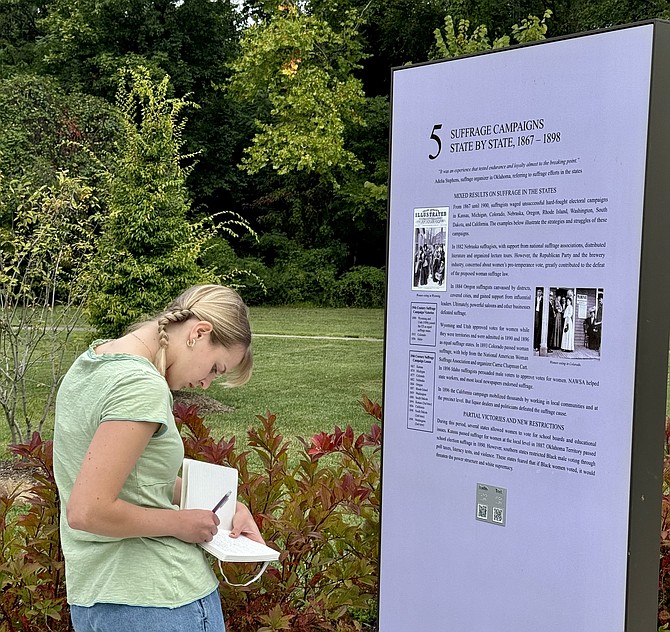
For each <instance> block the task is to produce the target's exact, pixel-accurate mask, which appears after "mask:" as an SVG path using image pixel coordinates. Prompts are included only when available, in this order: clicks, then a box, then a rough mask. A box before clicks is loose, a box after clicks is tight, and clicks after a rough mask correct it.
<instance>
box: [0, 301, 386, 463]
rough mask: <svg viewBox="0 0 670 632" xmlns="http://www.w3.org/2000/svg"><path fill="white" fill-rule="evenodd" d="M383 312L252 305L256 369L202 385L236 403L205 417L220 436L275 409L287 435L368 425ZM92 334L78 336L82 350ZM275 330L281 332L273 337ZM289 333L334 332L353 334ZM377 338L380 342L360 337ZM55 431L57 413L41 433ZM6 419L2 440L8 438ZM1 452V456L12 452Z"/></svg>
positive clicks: (34, 395) (376, 393) (38, 399)
mask: <svg viewBox="0 0 670 632" xmlns="http://www.w3.org/2000/svg"><path fill="white" fill-rule="evenodd" d="M383 319H384V316H383V310H381V309H378V310H365V309H319V308H302V307H255V308H252V309H251V324H252V330H253V332H254V334H255V335H256V334H257V336H255V338H254V342H253V345H254V358H255V361H254V374H253V376H252V379H251V381H250V382H249V383H248V384H246V385H244V386H242V387H239V388H236V389H226V388H223V387H221V386H217V385H216V384H215V385H212V386H211V387H210V388H209V389H208V390H207V391H197V392H199V393H200V394H202V395H207V396H208V397H212V398H214V399H216V400H218V401H220V402H222V403H224V404H226V405H229V406H231V407H233V409H234V410H233V412H230V413H207V414H206V415H205V421H206V423H207V424H208V425H210V426H211V427H212V428H213V429H214V434H215V435H216V436H226V437H229V436H231V435H235V436H236V437H238V441H239V440H242V439H244V437H245V433H246V430H247V428H248V427H249V426H251V425H252V424H253V423H254V422H255V417H256V415H258V414H264V413H265V412H266V411H267V410H270V411H271V412H274V413H275V414H276V415H277V424H278V427H279V429H280V431H281V432H282V434H284V436H286V437H295V436H297V435H300V436H309V435H311V434H313V433H316V432H320V431H322V430H324V431H329V430H332V428H333V427H334V426H335V425H340V426H346V425H347V424H351V425H352V426H353V427H354V429H355V430H357V431H359V432H360V431H363V430H367V429H369V426H370V422H371V421H372V420H371V419H370V418H369V417H367V416H366V415H365V414H364V413H363V411H362V409H361V408H360V405H359V403H358V402H359V400H360V397H361V395H363V394H365V395H367V396H368V397H369V398H370V399H372V400H376V401H379V400H380V399H381V388H382V354H383V342H382V337H383V330H384V321H383ZM90 336H91V334H88V333H85V332H82V334H81V335H78V336H76V338H77V343H78V346H79V349H81V347H82V346H83V340H85V339H87V338H90ZM275 336H276V337H275ZM284 336H336V337H350V338H353V340H337V339H335V340H332V339H317V338H300V337H298V338H293V337H284ZM362 338H376V340H361V339H362ZM43 381H44V380H43V379H40V376H36V377H35V380H34V382H33V383H32V390H31V393H30V397H31V405H32V408H34V409H37V408H39V407H40V405H41V403H42V401H44V399H43V398H44V390H45V389H44V387H43V386H40V383H41V382H43ZM52 433H53V417H51V418H50V419H49V420H48V422H47V425H46V427H45V431H44V432H43V435H44V436H45V437H47V438H50V437H51V435H52ZM9 437H10V435H9V430H8V428H7V424H6V421H5V419H4V417H2V418H0V442H1V445H2V446H6V445H7V443H8V442H9ZM7 454H8V453H7V451H6V450H0V458H1V457H6V456H7Z"/></svg>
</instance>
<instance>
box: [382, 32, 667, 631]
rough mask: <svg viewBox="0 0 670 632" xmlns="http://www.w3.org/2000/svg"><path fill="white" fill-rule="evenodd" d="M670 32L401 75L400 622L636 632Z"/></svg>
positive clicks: (393, 552)
mask: <svg viewBox="0 0 670 632" xmlns="http://www.w3.org/2000/svg"><path fill="white" fill-rule="evenodd" d="M653 41H654V24H644V25H638V26H636V27H630V28H623V29H619V30H613V31H607V32H602V33H598V34H592V35H584V36H578V37H574V38H570V39H564V40H555V41H548V42H545V43H541V44H538V45H533V46H526V47H519V48H514V49H509V50H502V51H496V52H492V53H488V54H484V55H477V56H471V57H466V58H460V59H454V60H449V61H444V62H439V63H435V64H427V65H423V66H412V67H405V68H401V69H397V70H395V71H394V74H393V98H392V130H391V177H390V213H389V256H388V295H387V327H386V332H387V333H386V357H385V395H384V440H383V484H382V490H383V496H382V533H381V579H380V628H379V629H380V632H407V631H408V630H412V631H413V630H431V631H442V630H444V631H445V632H473V631H475V630H480V629H484V628H487V629H488V628H489V627H490V628H492V629H496V630H500V632H536V631H537V630H540V629H541V630H543V631H545V632H617V631H623V630H624V629H626V627H625V626H626V624H625V619H626V612H625V609H626V591H627V573H628V567H627V564H628V551H629V543H628V538H629V517H630V516H629V513H630V512H629V508H630V503H631V467H632V466H631V453H632V440H633V419H634V408H635V400H634V390H635V371H636V345H637V342H638V340H637V332H638V312H639V308H640V305H639V294H640V293H639V288H640V274H641V260H642V256H641V253H642V251H643V248H642V229H643V223H644V222H643V216H644V204H645V186H646V185H645V177H646V168H647V142H648V133H649V132H650V129H649V112H650V94H651V85H652V81H651V77H652V63H651V62H652V53H653ZM665 335H666V338H665V345H666V346H665V347H664V349H661V353H666V354H667V332H666V334H665ZM660 342H661V344H663V343H664V339H663V333H662V332H661V336H660ZM666 359H667V355H666Z"/></svg>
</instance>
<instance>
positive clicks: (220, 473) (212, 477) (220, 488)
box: [179, 459, 279, 562]
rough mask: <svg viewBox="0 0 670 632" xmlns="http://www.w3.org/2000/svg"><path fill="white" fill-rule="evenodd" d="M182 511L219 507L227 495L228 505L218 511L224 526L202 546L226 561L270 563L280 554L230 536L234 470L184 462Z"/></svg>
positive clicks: (234, 496)
mask: <svg viewBox="0 0 670 632" xmlns="http://www.w3.org/2000/svg"><path fill="white" fill-rule="evenodd" d="M181 478H182V485H181V502H180V505H179V507H180V509H209V510H210V511H211V510H212V509H214V507H216V505H217V504H218V503H219V501H220V500H221V499H222V498H223V497H224V496H225V495H226V494H228V493H230V496H229V497H228V499H227V500H226V502H225V503H224V504H223V506H221V507H220V508H219V509H217V511H216V515H217V516H218V517H219V520H220V521H221V524H220V525H219V531H218V533H217V534H216V535H215V536H214V539H213V540H212V541H211V542H203V543H202V544H200V546H201V547H202V548H203V549H205V551H207V552H208V553H211V554H212V555H214V556H215V557H218V558H219V559H220V560H221V561H223V562H271V561H274V560H278V559H279V551H275V550H274V549H271V548H270V547H269V546H265V545H264V544H261V543H260V542H255V541H254V540H250V539H249V538H247V537H246V536H243V535H240V536H239V537H237V538H231V537H229V535H228V534H229V533H230V531H231V529H232V528H233V516H234V514H235V505H236V503H237V470H236V469H235V468H232V467H225V466H223V465H216V464H214V463H206V462H204V461H194V460H193V459H184V464H183V466H182V475H181Z"/></svg>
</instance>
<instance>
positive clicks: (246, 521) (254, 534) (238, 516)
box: [230, 501, 265, 544]
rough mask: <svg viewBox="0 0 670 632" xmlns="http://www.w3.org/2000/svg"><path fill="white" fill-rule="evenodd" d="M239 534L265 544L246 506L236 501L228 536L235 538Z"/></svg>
mask: <svg viewBox="0 0 670 632" xmlns="http://www.w3.org/2000/svg"><path fill="white" fill-rule="evenodd" d="M240 535H245V536H246V537H247V538H249V539H250V540H254V541H255V542H260V543H261V544H265V540H264V539H263V536H262V535H261V532H260V531H259V530H258V525H257V524H256V521H255V520H254V517H253V516H252V515H251V512H250V511H249V509H248V507H247V506H246V505H244V504H242V503H241V502H239V501H238V503H237V507H236V509H235V515H234V516H233V529H232V531H231V532H230V537H231V538H236V537H238V536H240Z"/></svg>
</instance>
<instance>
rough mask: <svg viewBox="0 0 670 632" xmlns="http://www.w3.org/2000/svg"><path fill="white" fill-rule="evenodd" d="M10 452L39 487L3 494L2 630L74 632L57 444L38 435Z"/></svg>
mask: <svg viewBox="0 0 670 632" xmlns="http://www.w3.org/2000/svg"><path fill="white" fill-rule="evenodd" d="M10 449H11V451H12V452H13V453H14V454H15V455H17V456H18V457H20V459H21V460H20V461H18V463H17V467H21V466H23V467H25V468H26V469H28V470H30V472H31V475H32V478H33V484H32V485H31V486H30V488H29V489H27V490H21V489H19V488H18V487H17V488H15V489H9V490H5V491H2V490H0V615H2V616H0V630H3V631H7V632H14V631H18V630H21V631H22V632H42V631H43V630H51V631H52V632H70V630H71V627H70V621H69V619H70V617H69V616H68V606H67V601H66V597H65V563H64V561H63V554H62V552H61V549H60V545H59V543H60V538H59V534H58V520H59V510H60V502H59V496H58V489H57V487H56V482H55V480H54V476H53V445H52V442H51V441H43V440H42V439H41V437H40V435H39V433H37V432H35V433H34V434H33V436H32V438H31V439H30V441H29V442H27V443H24V444H20V445H12V446H10Z"/></svg>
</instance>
